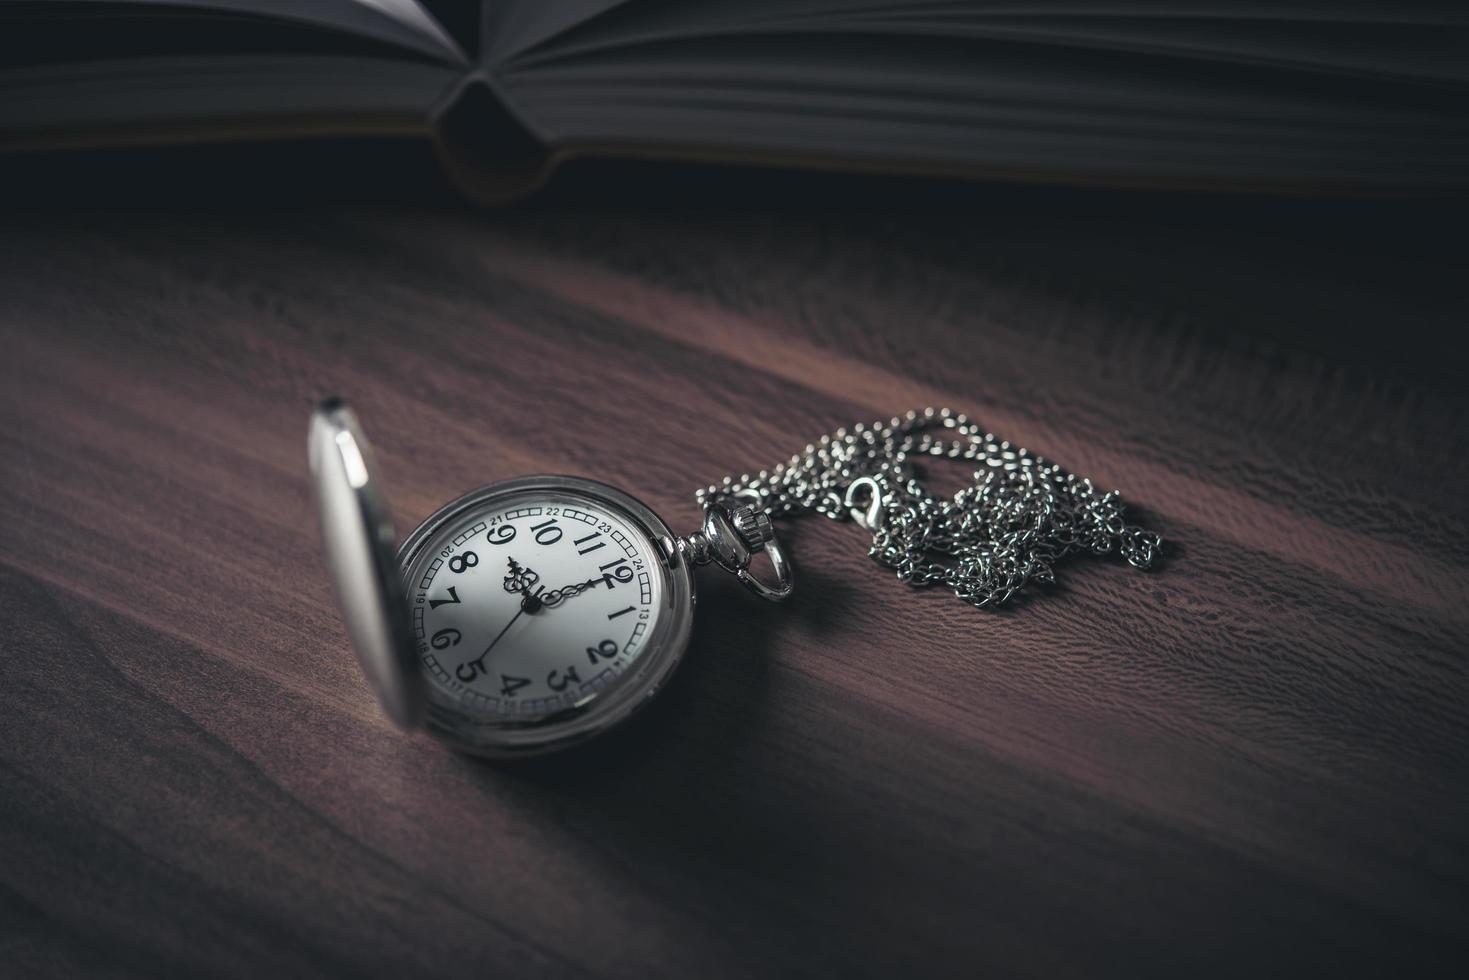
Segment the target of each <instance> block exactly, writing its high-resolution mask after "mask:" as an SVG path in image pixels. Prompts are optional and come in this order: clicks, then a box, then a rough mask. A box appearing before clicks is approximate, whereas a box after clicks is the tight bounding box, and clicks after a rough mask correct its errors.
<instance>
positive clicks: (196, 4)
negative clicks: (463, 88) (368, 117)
mask: <svg viewBox="0 0 1469 980" xmlns="http://www.w3.org/2000/svg"><path fill="white" fill-rule="evenodd" d="M53 2H56V3H57V5H58V7H60V6H62V5H64V4H67V3H74V2H76V0H53ZM91 2H92V3H93V4H94V5H95V4H98V3H101V4H106V5H108V6H113V7H116V8H118V9H119V10H125V9H126V8H128V7H133V8H143V7H145V6H147V7H154V8H157V7H177V8H179V9H180V10H206V11H207V10H214V11H221V12H225V13H232V14H249V15H255V16H260V17H273V18H277V19H279V20H284V21H296V22H297V23H303V24H312V25H316V26H318V27H327V28H332V29H335V30H338V31H341V32H342V33H344V34H353V35H357V36H360V37H365V38H371V39H373V40H377V41H385V42H388V43H390V44H395V45H398V46H400V47H403V48H405V49H408V50H411V51H415V52H417V53H419V54H423V55H427V56H429V57H431V58H433V59H434V60H436V61H442V62H445V63H448V64H457V65H465V64H467V63H468V59H467V58H466V57H465V55H464V52H463V51H462V50H461V49H460V47H459V45H458V44H456V43H455V42H454V40H453V39H452V38H451V37H449V35H448V34H446V33H445V32H444V29H443V28H442V27H440V26H439V23H438V21H436V20H434V18H433V17H432V16H431V15H430V14H429V13H428V12H427V11H425V10H424V9H423V7H422V6H420V5H419V4H418V2H417V0H149V2H148V3H147V4H146V5H145V4H141V3H138V2H136V0H91ZM6 6H8V0H0V9H3V8H4V7H6Z"/></svg>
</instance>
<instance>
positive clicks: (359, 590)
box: [307, 399, 425, 729]
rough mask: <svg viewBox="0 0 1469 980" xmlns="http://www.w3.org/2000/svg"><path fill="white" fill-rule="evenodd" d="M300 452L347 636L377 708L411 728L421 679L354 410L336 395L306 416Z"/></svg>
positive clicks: (420, 702)
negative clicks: (306, 458) (306, 461)
mask: <svg viewBox="0 0 1469 980" xmlns="http://www.w3.org/2000/svg"><path fill="white" fill-rule="evenodd" d="M307 449H308V453H309V455H310V457H311V487H312V492H313V494H314V495H315V498H316V509H317V514H318V517H319V518H320V523H321V534H322V539H323V543H324V544H325V551H326V564H327V571H328V572H329V573H330V575H331V580H332V586H333V588H335V590H336V594H337V604H338V605H339V606H340V607H341V609H342V619H343V621H344V622H345V623H346V624H347V635H348V636H349V637H350V638H351V640H352V648H353V649H354V650H355V651H356V653H357V659H358V660H359V661H360V662H361V664H362V671H363V673H365V674H366V675H367V680H368V683H369V684H371V685H372V688H373V690H374V691H375V692H376V693H377V697H378V700H379V701H380V702H382V706H383V710H384V711H385V712H386V713H387V715H388V717H389V718H391V719H392V720H393V722H394V723H395V724H397V725H398V726H399V727H400V728H404V729H408V728H413V727H415V726H417V724H418V723H419V720H420V719H421V718H422V716H423V708H424V700H425V692H424V679H423V676H422V674H421V673H420V672H419V670H418V663H417V656H416V653H415V651H414V638H413V628H412V625H411V623H410V621H409V616H408V602H407V599H406V598H405V596H404V593H403V586H402V584H401V582H400V581H399V578H398V567H397V558H396V549H395V547H394V544H395V541H396V538H395V535H394V534H393V526H392V523H391V522H390V521H389V520H388V514H387V508H386V506H385V505H384V503H383V491H382V481H381V480H379V479H378V475H377V470H376V468H375V467H374V466H373V461H372V449H371V448H370V447H369V446H368V444H367V440H366V439H365V438H364V437H363V435H362V429H361V428H360V427H359V426H358V424H357V417H356V415H354V414H353V413H352V410H351V409H349V408H348V407H347V406H346V405H344V404H343V403H342V402H341V401H338V400H336V399H332V400H330V401H326V402H323V403H322V404H321V405H320V406H319V407H318V408H317V409H316V411H315V412H313V413H312V416H311V433H310V436H309V438H308V441H307Z"/></svg>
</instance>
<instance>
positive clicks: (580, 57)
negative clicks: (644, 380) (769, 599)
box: [0, 0, 1469, 200]
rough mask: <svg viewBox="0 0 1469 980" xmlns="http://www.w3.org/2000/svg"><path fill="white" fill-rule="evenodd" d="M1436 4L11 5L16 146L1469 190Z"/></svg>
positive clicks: (1446, 40)
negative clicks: (264, 149) (428, 143)
mask: <svg viewBox="0 0 1469 980" xmlns="http://www.w3.org/2000/svg"><path fill="white" fill-rule="evenodd" d="M1466 12H1469V7H1466V6H1465V5H1464V4H1463V3H1462V2H1443V3H1431V2H1423V0H1296V2H1287V0H1195V2H1185V0H1172V2H1169V0H1030V2H1024V3H1016V2H1009V3H1007V2H1003V0H971V2H967V3H955V2H936V0H927V2H925V0H159V2H150V3H140V2H134V0H49V2H36V0H0V148H3V149H6V150H25V149H35V148H53V149H54V148H58V147H70V146H84V145H96V144H105V143H123V144H149V143H167V142H174V141H181V140H182V141H206V140H241V139H274V138H295V137H300V136H316V135H331V134H353V135H399V134H416V135H422V136H423V137H424V138H427V139H432V140H434V141H435V142H436V145H437V146H438V147H439V149H440V155H441V158H442V159H443V161H444V163H445V166H446V167H447V168H448V170H449V172H450V174H451V175H452V176H453V177H454V178H455V179H456V180H457V181H458V183H459V184H460V185H461V186H462V187H464V188H465V190H466V191H468V192H469V193H470V194H471V195H472V196H474V197H476V198H479V199H482V200H495V199H504V198H507V197H512V196H515V195H517V194H520V193H524V192H525V191H526V190H528V189H530V188H532V187H534V186H535V185H536V184H537V183H538V182H539V181H541V180H542V179H544V177H545V175H546V174H547V172H548V171H549V169H550V168H551V167H553V166H554V164H555V163H556V161H558V160H560V159H564V158H565V157H567V156H570V155H577V154H582V155H587V154H593V155H633V156H659V157H675V158H686V159H694V160H720V161H750V162H774V163H778V164H781V165H785V166H812V167H833V168H842V169H859V170H901V171H911V172H921V173H936V174H949V175H972V176H978V177H987V178H989V177H995V178H1006V179H1023V180H1043V181H1064V182H1086V183H1120V184H1128V185H1153V186H1158V185H1162V186H1170V185H1177V186H1189V187H1206V188H1213V187H1218V188H1268V189H1284V190H1291V189H1306V190H1328V191H1335V190H1343V191H1369V192H1380V191H1401V190H1409V191H1422V190H1430V191H1434V190H1455V189H1463V188H1464V186H1465V184H1466V182H1469V97H1466V96H1469V32H1466V26H1465V25H1466V22H1469V13H1466Z"/></svg>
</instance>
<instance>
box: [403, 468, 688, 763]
mask: <svg viewBox="0 0 1469 980" xmlns="http://www.w3.org/2000/svg"><path fill="white" fill-rule="evenodd" d="M659 538H665V539H669V540H671V536H669V535H668V530H667V528H666V526H664V525H663V524H662V522H661V521H659V520H658V518H657V517H656V516H654V515H653V514H652V512H651V511H648V509H647V508H646V507H644V506H643V505H641V504H639V503H638V502H637V501H635V500H633V499H632V498H630V497H627V496H626V495H624V494H621V493H620V492H618V491H615V490H613V489H611V488H609V487H603V486H602V485H600V484H595V483H591V482H590V481H584V480H576V479H573V478H568V477H541V478H534V477H533V478H528V479H524V480H516V481H513V482H511V483H507V484H500V485H497V486H493V487H489V488H486V489H485V490H482V491H478V492H476V493H474V494H470V495H469V496H467V497H465V498H462V499H461V500H459V501H456V502H455V503H453V504H450V505H449V506H448V507H446V508H444V509H443V510H442V511H440V512H439V513H438V514H436V515H434V517H432V518H430V519H429V521H427V522H426V523H425V524H424V526H423V527H422V528H420V529H419V531H418V532H416V533H415V534H414V535H413V536H412V537H411V538H410V540H409V542H408V544H406V545H405V546H404V550H403V578H404V589H405V591H406V592H407V597H408V603H409V608H410V613H411V616H412V627H413V633H414V636H415V639H416V643H417V653H418V660H419V666H420V669H421V672H422V674H423V677H424V678H425V680H426V681H427V684H428V692H429V706H430V721H431V723H433V724H435V726H436V727H438V728H439V729H441V731H442V732H444V733H446V734H448V735H450V736H451V738H453V739H456V740H459V741H461V742H467V743H470V744H469V746H468V747H470V748H479V749H481V750H491V751H492V750H494V749H496V748H497V747H500V748H505V749H508V750H514V749H516V748H519V749H522V750H531V749H534V748H536V747H543V746H545V745H546V743H550V742H554V741H557V740H560V739H563V738H567V737H573V736H576V735H584V734H591V733H593V731H595V730H600V728H602V727H605V726H606V725H607V724H610V723H612V722H613V721H616V720H619V719H620V718H621V717H623V716H625V715H626V714H627V713H630V711H631V710H632V709H633V708H635V707H636V706H637V705H638V704H639V703H641V701H643V700H646V697H647V695H648V694H651V693H652V692H653V691H655V690H657V689H658V687H659V686H660V685H661V682H662V681H663V679H665V678H666V676H667V675H668V673H669V672H671V670H672V668H673V666H674V665H675V664H676V663H677V661H678V658H679V656H680V655H681V654H682V650H683V647H684V646H685V645H686V644H687V639H688V629H689V619H690V614H691V612H692V603H693V590H692V578H691V576H690V575H689V573H688V571H687V568H686V566H685V563H679V564H678V565H677V566H675V567H673V568H670V565H669V562H668V560H667V558H666V556H665V550H664V549H665V547H666V546H665V545H663V544H661V543H660V541H659V540H658V539H659Z"/></svg>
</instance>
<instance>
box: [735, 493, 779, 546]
mask: <svg viewBox="0 0 1469 980" xmlns="http://www.w3.org/2000/svg"><path fill="white" fill-rule="evenodd" d="M729 517H730V523H732V524H733V525H734V529H735V531H736V532H737V533H738V534H739V536H740V539H741V540H743V541H744V542H745V546H746V547H748V548H749V549H750V550H751V551H759V550H760V549H762V548H764V547H765V542H767V541H769V540H770V539H771V538H773V537H775V528H774V527H773V526H772V525H771V523H770V517H769V516H768V515H767V514H766V513H765V511H763V510H757V509H756V508H755V507H753V506H751V505H750V504H744V505H742V506H740V507H736V508H735V509H734V510H733V511H731V512H730V515H729Z"/></svg>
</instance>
